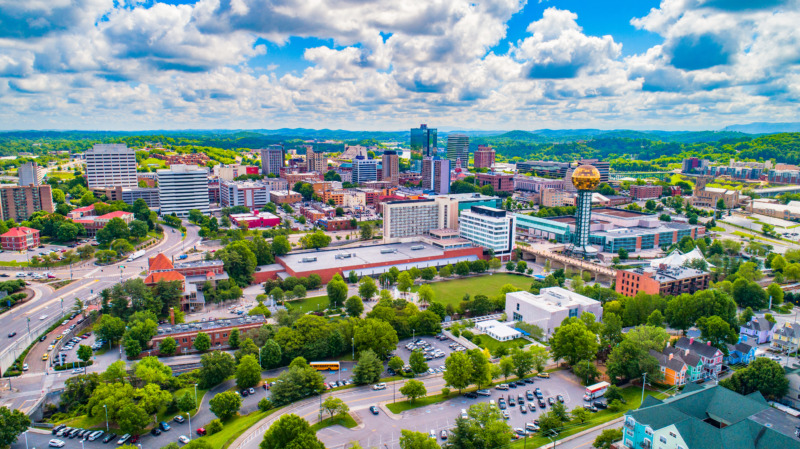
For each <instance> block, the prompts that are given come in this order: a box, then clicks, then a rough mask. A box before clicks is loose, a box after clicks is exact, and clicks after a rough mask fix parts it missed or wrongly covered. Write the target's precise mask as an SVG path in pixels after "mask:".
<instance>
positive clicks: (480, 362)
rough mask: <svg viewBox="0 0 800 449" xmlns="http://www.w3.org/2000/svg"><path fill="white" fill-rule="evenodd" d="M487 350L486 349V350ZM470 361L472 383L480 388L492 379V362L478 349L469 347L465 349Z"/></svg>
mask: <svg viewBox="0 0 800 449" xmlns="http://www.w3.org/2000/svg"><path fill="white" fill-rule="evenodd" d="M487 352H488V351H487ZM467 355H468V356H469V359H470V362H472V379H470V380H471V381H472V383H474V384H475V385H477V386H478V388H480V387H481V386H482V385H486V384H488V383H490V382H491V381H492V364H491V363H489V357H487V355H486V353H484V352H483V351H481V350H480V349H470V350H468V351H467Z"/></svg>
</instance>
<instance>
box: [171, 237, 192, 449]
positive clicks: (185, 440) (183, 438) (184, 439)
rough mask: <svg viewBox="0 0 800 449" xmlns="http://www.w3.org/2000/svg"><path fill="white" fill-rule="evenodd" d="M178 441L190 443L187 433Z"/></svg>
mask: <svg viewBox="0 0 800 449" xmlns="http://www.w3.org/2000/svg"><path fill="white" fill-rule="evenodd" d="M172 232H175V230H174V229H173V230H172ZM178 441H180V442H181V444H189V438H188V437H187V436H186V435H181V436H179V437H178Z"/></svg>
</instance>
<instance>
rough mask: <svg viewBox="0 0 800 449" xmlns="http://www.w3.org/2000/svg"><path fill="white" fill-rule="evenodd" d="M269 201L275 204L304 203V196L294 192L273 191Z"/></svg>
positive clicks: (270, 193)
mask: <svg viewBox="0 0 800 449" xmlns="http://www.w3.org/2000/svg"><path fill="white" fill-rule="evenodd" d="M269 200H270V201H272V202H273V203H275V204H294V203H299V202H300V201H303V196H302V195H300V194H299V193H297V192H295V191H294V190H277V191H275V190H273V191H270V192H269Z"/></svg>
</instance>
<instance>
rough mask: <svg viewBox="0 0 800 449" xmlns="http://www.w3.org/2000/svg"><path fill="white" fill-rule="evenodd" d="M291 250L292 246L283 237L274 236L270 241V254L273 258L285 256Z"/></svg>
mask: <svg viewBox="0 0 800 449" xmlns="http://www.w3.org/2000/svg"><path fill="white" fill-rule="evenodd" d="M291 250H292V245H291V244H290V243H289V239H288V238H287V237H286V236H285V235H276V236H275V237H274V238H273V239H272V253H273V254H274V255H275V256H285V255H287V254H289V251H291Z"/></svg>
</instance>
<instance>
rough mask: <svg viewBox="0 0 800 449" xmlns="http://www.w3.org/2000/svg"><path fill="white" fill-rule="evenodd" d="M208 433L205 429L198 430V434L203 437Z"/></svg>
mask: <svg viewBox="0 0 800 449" xmlns="http://www.w3.org/2000/svg"><path fill="white" fill-rule="evenodd" d="M206 433H207V432H206V429H205V427H200V428H199V429H197V434H198V435H200V436H203V435H205V434H206Z"/></svg>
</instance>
